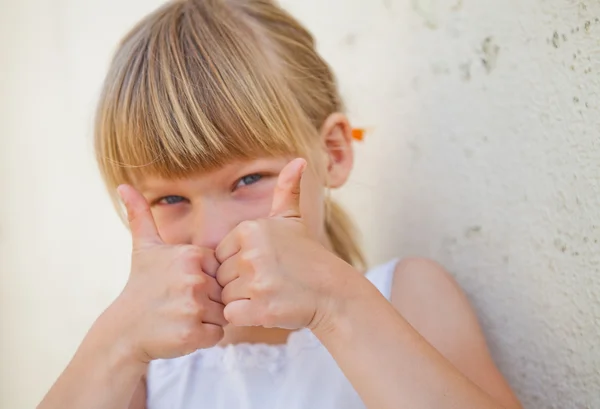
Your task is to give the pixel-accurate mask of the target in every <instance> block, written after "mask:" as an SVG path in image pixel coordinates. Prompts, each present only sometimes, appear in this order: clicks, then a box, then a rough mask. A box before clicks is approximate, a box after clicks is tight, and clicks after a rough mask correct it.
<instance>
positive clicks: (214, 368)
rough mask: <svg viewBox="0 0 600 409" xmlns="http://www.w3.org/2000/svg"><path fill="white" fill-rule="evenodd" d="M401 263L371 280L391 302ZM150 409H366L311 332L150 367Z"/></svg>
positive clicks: (381, 268) (214, 350) (376, 273)
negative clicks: (283, 341)
mask: <svg viewBox="0 0 600 409" xmlns="http://www.w3.org/2000/svg"><path fill="white" fill-rule="evenodd" d="M396 264H397V260H393V261H391V262H389V263H387V264H383V265H380V266H377V267H375V268H373V269H371V270H369V272H367V274H366V277H367V278H368V279H369V280H370V281H371V282H372V283H373V284H374V285H375V286H376V287H377V289H379V291H380V292H381V293H382V294H383V295H384V296H385V297H386V298H387V299H388V300H389V299H390V293H391V286H392V278H393V272H394V269H395V267H396ZM147 391H148V392H147V404H146V405H147V406H146V407H147V408H148V409H300V408H302V409H359V408H360V409H365V406H364V404H363V403H362V401H361V399H360V397H359V396H358V394H357V393H356V391H355V390H354V388H353V387H352V385H351V384H350V382H349V381H348V380H347V379H346V377H345V376H344V374H343V373H342V371H341V370H340V368H339V367H338V365H337V363H336V362H335V360H334V359H333V358H332V356H331V355H330V354H329V352H328V351H327V349H325V347H324V346H323V345H322V344H321V343H320V342H319V340H318V339H317V338H316V337H315V336H314V335H313V334H312V332H311V331H310V330H308V329H303V330H299V331H296V332H293V333H291V334H290V335H289V337H288V341H287V344H284V345H265V344H237V345H228V346H225V347H221V346H216V347H213V348H209V349H201V350H198V351H196V352H193V353H191V354H189V355H186V356H183V357H180V358H175V359H166V360H161V359H159V360H156V361H152V362H151V363H150V367H149V370H148V375H147Z"/></svg>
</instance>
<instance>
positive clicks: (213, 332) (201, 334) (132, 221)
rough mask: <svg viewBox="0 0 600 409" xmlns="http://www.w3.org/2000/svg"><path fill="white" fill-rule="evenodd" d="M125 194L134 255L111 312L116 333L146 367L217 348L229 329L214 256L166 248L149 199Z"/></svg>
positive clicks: (192, 249)
mask: <svg viewBox="0 0 600 409" xmlns="http://www.w3.org/2000/svg"><path fill="white" fill-rule="evenodd" d="M119 194H120V196H121V198H122V199H123V202H124V203H125V206H126V207H127V215H128V219H129V225H130V229H131V235H132V238H133V253H132V263H131V273H130V276H129V280H128V282H127V285H126V286H125V289H124V290H123V293H122V294H121V295H120V296H119V297H118V298H117V300H116V301H115V302H114V303H113V305H111V307H110V309H112V312H113V314H111V317H113V321H117V328H116V330H115V332H116V333H118V334H119V337H121V340H125V344H126V345H127V347H128V349H129V350H132V351H133V352H134V354H135V356H136V357H138V358H139V360H141V361H145V362H149V361H150V360H153V359H158V358H175V357H178V356H182V355H186V354H188V353H191V352H193V351H195V350H197V349H200V348H207V347H211V346H214V345H215V344H216V343H218V342H219V341H220V340H221V338H222V337H223V326H224V325H226V324H227V322H226V321H225V318H224V316H223V308H224V306H223V304H222V302H221V287H220V286H219V284H218V283H217V281H216V279H215V275H216V272H217V269H218V267H219V263H218V262H217V260H216V258H215V255H214V252H213V251H212V250H210V249H202V248H199V247H196V246H191V245H178V246H172V245H167V244H165V243H164V242H163V241H162V239H161V238H160V235H159V233H158V230H157V228H156V225H155V223H154V219H153V217H152V213H151V211H150V207H149V205H148V203H147V201H146V199H145V198H144V196H142V195H141V194H140V193H139V192H137V191H136V190H135V189H134V188H133V187H131V186H128V185H122V186H120V187H119Z"/></svg>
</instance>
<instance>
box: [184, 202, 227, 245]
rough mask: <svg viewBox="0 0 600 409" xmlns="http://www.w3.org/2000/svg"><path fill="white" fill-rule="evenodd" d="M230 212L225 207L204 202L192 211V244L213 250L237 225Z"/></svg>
mask: <svg viewBox="0 0 600 409" xmlns="http://www.w3.org/2000/svg"><path fill="white" fill-rule="evenodd" d="M237 223H238V222H236V220H235V218H234V217H232V212H228V211H227V209H226V208H225V206H223V205H222V204H221V205H218V204H217V203H215V202H210V201H205V202H204V203H203V204H202V206H198V208H197V209H194V217H193V222H192V225H191V226H190V228H191V229H192V244H193V245H195V246H198V247H204V248H209V249H212V250H215V249H216V248H217V246H218V245H219V243H221V241H222V240H223V239H224V238H225V236H226V235H227V234H228V233H229V232H230V231H231V230H232V229H233V228H234V227H235V226H236V225H237Z"/></svg>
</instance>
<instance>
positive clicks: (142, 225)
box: [117, 185, 162, 248]
mask: <svg viewBox="0 0 600 409" xmlns="http://www.w3.org/2000/svg"><path fill="white" fill-rule="evenodd" d="M117 192H118V193H119V196H120V197H121V200H123V203H124V204H125V207H126V208H127V220H128V221H129V229H130V230H131V236H132V238H133V247H134V248H139V247H140V246H144V245H148V244H162V240H161V238H160V235H159V234H158V229H157V228H156V223H154V217H152V212H151V211H150V205H149V204H148V202H147V201H146V198H145V197H144V196H142V194H141V193H140V192H138V191H137V190H136V189H135V188H134V187H133V186H130V185H121V186H119V187H118V188H117Z"/></svg>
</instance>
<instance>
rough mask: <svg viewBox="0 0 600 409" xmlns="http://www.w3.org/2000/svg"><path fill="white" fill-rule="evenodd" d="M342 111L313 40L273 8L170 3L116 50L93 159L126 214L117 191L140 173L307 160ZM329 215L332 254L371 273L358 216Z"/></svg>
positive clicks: (263, 0)
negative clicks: (289, 157) (287, 157)
mask: <svg viewBox="0 0 600 409" xmlns="http://www.w3.org/2000/svg"><path fill="white" fill-rule="evenodd" d="M342 110H343V104H342V101H341V98H340V96H339V94H338V91H337V87H336V82H335V78H334V75H333V74H332V72H331V70H330V68H329V66H328V65H327V63H326V62H325V61H324V60H323V59H322V58H321V57H320V56H319V54H318V53H317V52H316V50H315V42H314V39H313V37H312V35H311V34H310V33H309V32H308V31H307V30H306V29H305V28H304V27H302V25H300V24H299V23H298V22H297V21H296V20H295V19H294V18H293V17H291V16H290V15H289V14H288V13H287V12H285V11H284V10H283V9H281V8H280V7H279V6H277V5H276V4H275V3H274V2H273V1H270V0H179V1H171V2H169V3H167V4H165V5H164V6H163V7H161V8H159V9H158V10H156V11H154V12H153V13H151V14H150V15H148V16H147V17H145V18H144V19H143V20H142V21H140V22H139V23H138V24H137V25H136V26H135V27H134V28H133V29H132V30H131V31H130V32H129V33H128V34H127V35H126V36H125V37H124V38H123V40H122V41H121V43H120V45H119V47H118V49H117V52H116V54H115V56H114V59H113V61H112V64H111V66H110V69H109V72H108V75H107V78H106V80H105V83H104V87H103V91H102V95H101V98H100V102H99V105H98V111H97V116H96V127H95V149H96V157H97V161H98V164H99V167H100V171H101V174H102V176H103V178H104V181H105V183H106V186H107V188H108V190H109V192H110V193H111V198H112V199H113V202H114V203H115V205H116V207H117V209H120V208H121V207H120V206H119V205H118V203H119V202H118V198H117V196H116V191H115V190H116V187H117V186H118V185H119V184H122V183H134V181H135V180H136V179H137V178H138V177H139V176H141V175H156V176H161V177H165V178H179V177H185V176H189V175H190V174H191V173H194V172H202V171H209V170H212V169H216V168H218V167H221V166H223V165H225V164H226V163H228V162H230V161H231V160H234V159H252V158H256V157H260V156H265V155H267V156H271V155H272V156H275V155H281V154H295V155H300V156H304V157H307V158H309V157H311V155H312V154H314V152H315V147H317V146H320V144H321V143H322V142H321V141H320V139H319V129H320V128H321V126H322V125H323V123H324V121H325V119H326V118H327V117H328V116H329V115H330V114H332V113H334V112H340V111H342ZM310 162H311V161H310V160H309V163H310ZM326 206H327V212H326V214H327V216H326V226H325V230H326V232H327V234H328V236H329V238H330V241H331V242H332V244H333V247H334V251H335V252H336V253H337V254H338V255H339V256H340V257H341V258H343V259H344V260H345V261H347V262H349V263H351V264H353V265H355V266H357V267H358V266H361V267H364V266H365V259H364V257H363V254H362V252H361V250H360V247H359V246H358V244H357V241H356V235H355V232H354V229H353V226H352V223H351V222H350V220H349V218H348V217H347V215H346V214H345V213H344V211H343V210H342V208H341V207H339V206H338V205H337V204H335V203H333V202H331V199H327V202H326Z"/></svg>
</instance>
